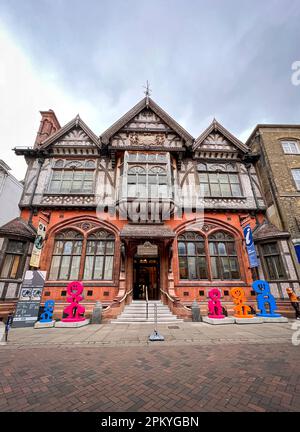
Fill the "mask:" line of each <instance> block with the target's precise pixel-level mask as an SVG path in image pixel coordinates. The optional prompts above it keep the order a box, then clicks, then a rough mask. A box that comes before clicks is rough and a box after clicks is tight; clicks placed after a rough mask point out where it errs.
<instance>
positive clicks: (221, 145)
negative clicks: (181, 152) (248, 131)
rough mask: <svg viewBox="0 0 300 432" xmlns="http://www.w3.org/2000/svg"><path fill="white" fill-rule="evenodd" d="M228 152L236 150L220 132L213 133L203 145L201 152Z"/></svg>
mask: <svg viewBox="0 0 300 432" xmlns="http://www.w3.org/2000/svg"><path fill="white" fill-rule="evenodd" d="M208 149H209V150H215V151H216V150H217V151H218V150H226V151H236V148H235V147H234V146H233V145H232V144H230V143H229V142H228V141H227V140H226V139H225V138H224V137H223V136H222V135H220V134H219V133H218V132H212V133H211V134H210V135H208V137H207V138H206V139H205V140H204V141H203V143H202V144H201V150H208Z"/></svg>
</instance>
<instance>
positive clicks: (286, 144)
mask: <svg viewBox="0 0 300 432" xmlns="http://www.w3.org/2000/svg"><path fill="white" fill-rule="evenodd" d="M281 145H282V149H283V151H284V153H286V154H298V153H300V150H299V146H298V143H297V142H296V141H281Z"/></svg>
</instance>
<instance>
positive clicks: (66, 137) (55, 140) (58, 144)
mask: <svg viewBox="0 0 300 432" xmlns="http://www.w3.org/2000/svg"><path fill="white" fill-rule="evenodd" d="M99 147H100V144H99V140H98V138H97V136H96V135H95V134H94V133H93V132H92V131H91V130H90V129H89V127H88V126H87V125H86V124H85V123H84V122H83V121H82V120H81V118H80V117H79V116H77V117H75V119H73V120H71V121H70V122H69V123H67V124H66V125H65V126H64V127H63V128H61V129H60V130H59V131H58V132H57V133H55V134H54V135H52V136H51V137H50V138H48V139H47V140H46V141H44V142H43V143H42V145H41V148H44V149H47V150H49V151H51V152H52V153H54V154H78V155H80V154H82V155H86V154H97V153H98V151H99Z"/></svg>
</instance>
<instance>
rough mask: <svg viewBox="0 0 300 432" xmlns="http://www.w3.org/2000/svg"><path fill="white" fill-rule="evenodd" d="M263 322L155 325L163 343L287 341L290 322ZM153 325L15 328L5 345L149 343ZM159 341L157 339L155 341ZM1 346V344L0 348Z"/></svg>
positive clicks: (289, 336)
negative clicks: (252, 323) (162, 338)
mask: <svg viewBox="0 0 300 432" xmlns="http://www.w3.org/2000/svg"><path fill="white" fill-rule="evenodd" d="M293 321H294V320H290V321H289V322H288V323H263V324H259V325H257V326H255V325H251V326H238V325H236V324H228V325H226V326H212V325H210V324H206V323H203V322H201V323H192V322H183V323H176V325H175V324H172V325H171V324H169V325H159V327H158V330H159V332H160V333H161V334H162V335H163V336H164V337H165V341H164V342H163V343H164V344H170V345H174V344H184V345H186V344H195V343H196V344H202V345H211V344H220V343H263V344H264V343H270V344H271V343H279V342H290V341H291V337H292V334H293V332H294V330H292V328H291V327H292V323H293ZM152 331H153V328H152V327H151V326H149V325H148V324H140V325H137V324H124V325H121V324H120V325H118V326H115V325H113V324H90V325H88V326H85V327H82V328H55V327H54V328H44V329H33V328H30V327H27V328H15V329H11V330H10V333H9V346H11V347H12V346H15V347H19V346H25V347H26V346H29V345H30V346H34V345H43V344H45V345H49V344H50V345H51V344H55V345H64V344H66V345H72V344H76V345H103V346H118V345H124V344H127V343H128V344H130V345H133V344H134V345H144V346H146V345H149V344H151V343H153V342H149V341H148V336H149V335H150V334H151V333H152ZM157 343H159V342H157ZM0 349H1V348H0Z"/></svg>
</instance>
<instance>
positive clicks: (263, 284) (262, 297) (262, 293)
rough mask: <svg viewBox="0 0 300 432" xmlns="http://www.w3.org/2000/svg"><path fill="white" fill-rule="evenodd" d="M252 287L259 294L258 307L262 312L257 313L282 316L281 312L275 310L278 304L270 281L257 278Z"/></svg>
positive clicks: (263, 315)
mask: <svg viewBox="0 0 300 432" xmlns="http://www.w3.org/2000/svg"><path fill="white" fill-rule="evenodd" d="M252 287H253V289H254V291H255V292H256V294H257V296H256V301H257V307H258V309H260V313H257V314H256V315H257V316H261V317H267V318H278V317H281V315H280V314H279V313H276V312H275V310H276V309H277V305H276V301H275V298H274V296H273V294H271V292H270V285H269V284H268V282H267V281H264V280H257V281H255V282H253V284H252ZM266 303H267V304H268V305H269V312H268V311H267V309H266Z"/></svg>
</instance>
